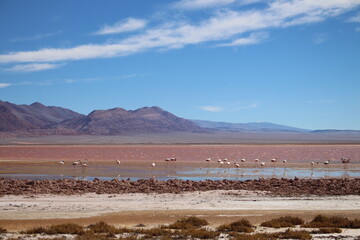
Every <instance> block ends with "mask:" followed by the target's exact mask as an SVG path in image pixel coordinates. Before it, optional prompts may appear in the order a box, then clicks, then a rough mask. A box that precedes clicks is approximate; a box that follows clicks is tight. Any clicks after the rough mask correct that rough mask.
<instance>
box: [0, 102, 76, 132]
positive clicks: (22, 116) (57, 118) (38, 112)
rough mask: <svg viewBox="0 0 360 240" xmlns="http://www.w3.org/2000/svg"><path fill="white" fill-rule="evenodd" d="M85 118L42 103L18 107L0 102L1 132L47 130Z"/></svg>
mask: <svg viewBox="0 0 360 240" xmlns="http://www.w3.org/2000/svg"><path fill="white" fill-rule="evenodd" d="M80 116H83V115H81V114H79V113H76V112H74V111H71V110H69V109H66V108H61V107H52V106H45V105H43V104H41V103H38V102H36V103H33V104H31V105H16V104H13V103H9V102H3V101H0V131H21V130H34V129H47V128H49V127H50V126H52V125H54V124H58V123H60V122H62V121H64V120H66V119H70V118H75V117H80Z"/></svg>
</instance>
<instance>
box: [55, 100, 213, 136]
mask: <svg viewBox="0 0 360 240" xmlns="http://www.w3.org/2000/svg"><path fill="white" fill-rule="evenodd" d="M57 127H58V128H65V129H73V130H75V131H77V132H78V133H81V134H91V135H121V134H130V135H131V134H141V133H169V132H206V130H205V129H202V128H201V127H199V126H197V125H196V124H194V123H193V122H191V121H189V120H186V119H184V118H180V117H177V116H175V115H173V114H171V113H169V112H167V111H164V110H163V109H161V108H159V107H144V108H139V109H137V110H129V111H127V110H125V109H122V108H114V109H109V110H96V111H93V112H91V113H90V114H89V115H87V116H81V117H78V118H74V119H69V120H66V121H64V122H62V123H60V124H59V125H58V126H57Z"/></svg>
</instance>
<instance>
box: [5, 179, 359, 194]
mask: <svg viewBox="0 0 360 240" xmlns="http://www.w3.org/2000/svg"><path fill="white" fill-rule="evenodd" d="M211 190H250V191H265V192H267V194H269V195H272V196H289V197H290V196H294V197H295V196H337V195H360V178H354V179H275V178H271V179H259V180H248V181H234V180H221V181H212V180H205V181H190V180H186V181H184V180H168V181H157V180H154V179H150V180H145V179H141V180H138V181H130V180H117V179H113V180H111V181H100V180H99V179H95V180H94V181H83V180H72V179H60V180H35V181H33V180H19V179H0V196H4V195H37V194H59V195H73V194H85V193H96V194H121V193H184V192H194V191H211Z"/></svg>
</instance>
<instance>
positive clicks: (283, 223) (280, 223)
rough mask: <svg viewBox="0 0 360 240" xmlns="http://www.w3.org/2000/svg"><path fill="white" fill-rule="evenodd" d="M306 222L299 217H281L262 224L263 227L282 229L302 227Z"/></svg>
mask: <svg viewBox="0 0 360 240" xmlns="http://www.w3.org/2000/svg"><path fill="white" fill-rule="evenodd" d="M303 223H304V220H302V219H301V218H298V217H291V216H286V217H280V218H277V219H271V220H269V221H266V222H263V223H261V226H263V227H272V228H281V227H294V226H295V225H301V224H303Z"/></svg>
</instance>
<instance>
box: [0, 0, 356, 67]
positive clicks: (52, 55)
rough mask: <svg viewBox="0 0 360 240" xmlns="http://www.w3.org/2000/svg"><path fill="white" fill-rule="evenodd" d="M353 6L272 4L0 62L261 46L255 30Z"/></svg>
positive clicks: (346, 2)
mask: <svg viewBox="0 0 360 240" xmlns="http://www.w3.org/2000/svg"><path fill="white" fill-rule="evenodd" d="M359 5H360V0H317V1H314V0H292V1H286V0H278V1H272V2H270V3H269V4H268V7H266V8H261V9H252V10H238V11H234V10H226V11H220V12H216V13H215V14H213V15H212V16H211V17H209V18H207V19H205V20H202V21H200V22H198V23H191V22H184V21H183V20H182V21H180V22H176V21H175V22H172V23H171V24H169V23H163V24H160V25H158V26H155V27H152V28H147V29H144V30H143V31H142V32H140V33H138V34H135V35H132V36H130V37H127V38H124V39H122V40H119V41H118V42H113V43H111V44H109V43H107V44H85V45H79V46H75V47H72V48H44V49H40V50H35V51H22V52H10V53H7V54H3V55H0V63H11V62H58V61H68V60H82V59H93V58H109V57H116V56H126V55H130V54H135V53H138V52H142V51H148V50H159V49H160V50H163V49H173V48H182V47H185V46H187V45H196V44H203V43H209V42H216V43H217V44H220V43H221V42H224V41H228V42H230V44H231V43H232V44H238V45H241V44H242V45H244V44H255V43H256V41H258V42H261V38H256V37H255V36H256V35H254V34H256V32H259V31H266V30H269V29H272V28H285V27H290V26H295V25H303V24H310V23H313V22H319V21H324V20H326V19H328V18H330V17H333V16H337V15H339V14H341V13H343V12H345V11H348V10H351V9H353V8H355V7H357V6H359ZM243 34H249V38H239V36H241V35H243ZM252 34H253V35H252Z"/></svg>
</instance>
